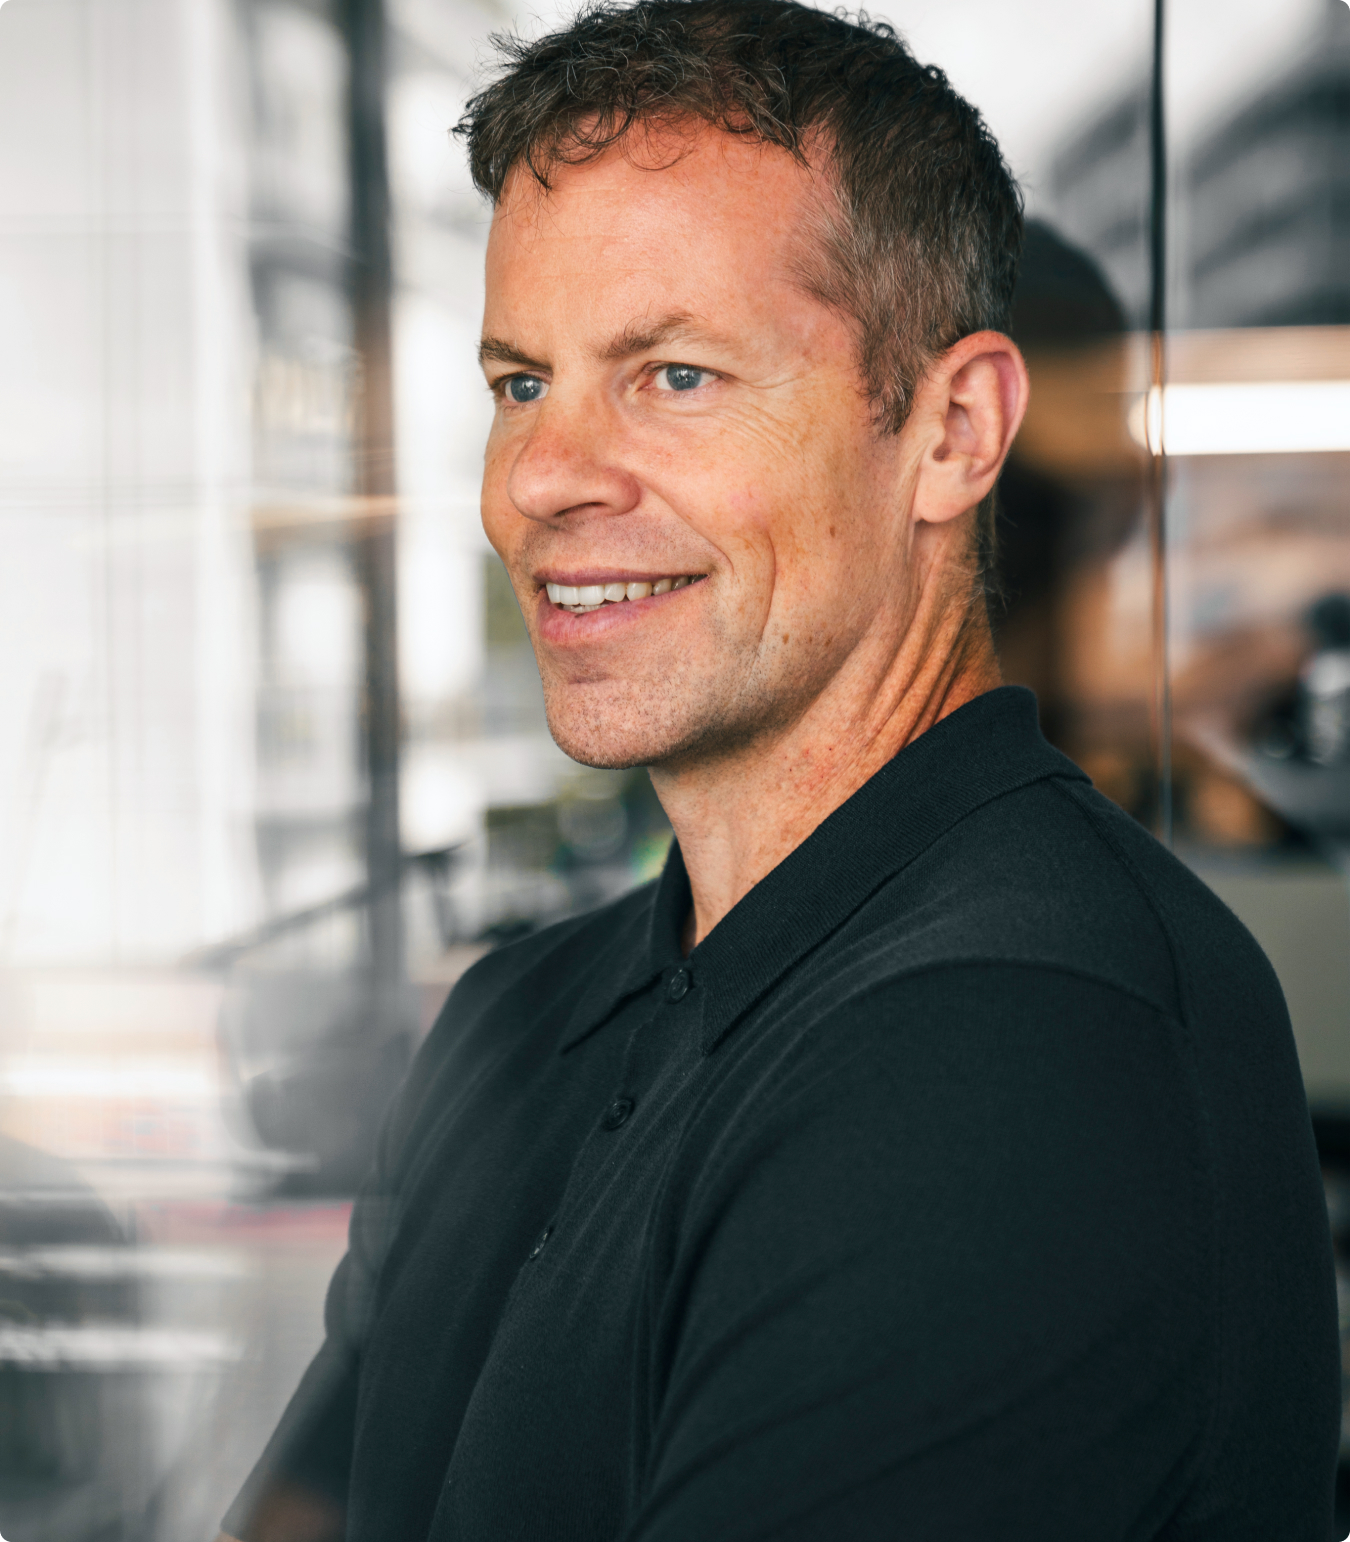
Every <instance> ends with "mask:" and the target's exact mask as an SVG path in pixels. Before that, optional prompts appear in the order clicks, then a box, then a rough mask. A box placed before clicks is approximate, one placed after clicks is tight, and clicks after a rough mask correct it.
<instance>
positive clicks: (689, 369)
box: [656, 364, 709, 391]
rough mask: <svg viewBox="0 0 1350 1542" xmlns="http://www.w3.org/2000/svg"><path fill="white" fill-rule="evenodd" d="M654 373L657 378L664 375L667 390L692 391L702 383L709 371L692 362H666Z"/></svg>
mask: <svg viewBox="0 0 1350 1542" xmlns="http://www.w3.org/2000/svg"><path fill="white" fill-rule="evenodd" d="M656 373H657V378H658V379H660V377H661V376H662V375H664V376H665V381H666V389H667V390H670V391H693V390H696V389H697V388H698V387H699V386H701V385H702V384H703V382H704V381H705V380H706V379H707V378H708V373H709V372H708V371H707V370H706V369H696V368H695V367H694V365H692V364H666V365H664V366H663V367H662V368H661V369H659V370H658V371H657V372H656Z"/></svg>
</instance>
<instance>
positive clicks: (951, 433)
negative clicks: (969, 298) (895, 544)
mask: <svg viewBox="0 0 1350 1542" xmlns="http://www.w3.org/2000/svg"><path fill="white" fill-rule="evenodd" d="M1030 394H1031V383H1030V381H1029V379H1028V377H1027V366H1026V362H1025V360H1024V359H1023V358H1022V355H1021V353H1020V352H1019V351H1018V348H1017V344H1016V343H1014V342H1013V340H1012V339H1011V338H1010V337H1004V335H1003V334H1002V333H1001V332H973V333H971V335H970V336H969V337H963V338H962V339H961V341H960V342H959V343H957V344H956V345H955V346H954V347H952V348H949V349H948V350H947V352H946V353H944V354H943V355H942V356H941V357H940V358H938V359H936V360H935V361H934V362H933V364H932V365H930V366H929V368H928V370H927V371H926V373H925V374H924V377H923V379H922V381H921V382H920V384H919V389H918V391H917V392H916V393H915V399H914V408H913V411H912V412H911V414H910V421H909V423H907V424H906V425H905V432H908V431H909V429H910V428H911V427H912V428H913V429H914V431H915V433H916V435H917V437H918V441H919V443H918V446H917V448H918V449H919V466H918V478H917V481H916V484H915V490H914V504H913V512H914V518H915V519H916V520H918V521H922V522H924V523H927V524H934V525H940V524H945V523H946V522H947V521H948V520H952V519H956V518H957V517H959V516H960V515H962V514H964V513H965V512H966V511H967V510H968V509H973V508H974V507H975V505H976V504H977V503H979V502H980V501H981V500H982V499H983V498H984V497H985V495H986V494H987V493H988V492H989V490H990V488H992V487H993V485H994V482H995V480H996V478H997V477H998V474H999V471H1000V469H1001V468H1002V466H1003V462H1004V460H1005V458H1006V457H1007V454H1008V451H1009V449H1010V448H1011V447H1012V442H1013V439H1014V437H1015V436H1016V434H1017V430H1018V429H1019V428H1020V427H1021V424H1022V417H1023V414H1024V413H1025V412H1026V410H1027V399H1028V397H1029V396H1030Z"/></svg>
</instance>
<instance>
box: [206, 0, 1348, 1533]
mask: <svg viewBox="0 0 1350 1542" xmlns="http://www.w3.org/2000/svg"><path fill="white" fill-rule="evenodd" d="M509 53H510V59H509V64H508V67H507V68H506V69H505V71H504V73H503V74H502V75H501V77H500V78H499V79H498V80H497V81H496V82H495V83H494V84H493V85H492V86H490V87H489V89H487V90H486V91H485V92H484V93H483V94H482V95H480V96H479V97H478V98H477V99H475V101H474V102H472V103H471V104H470V109H469V114H468V117H467V120H466V131H467V135H468V142H469V148H470V153H471V159H472V164H473V167H474V172H475V175H476V177H477V179H478V182H479V185H480V186H481V187H483V188H484V189H485V190H486V191H487V193H488V194H489V195H490V196H491V198H492V199H493V201H494V205H495V216H494V220H493V225H492V232H491V238H490V243H489V250H488V283H487V306H486V316H485V321H484V332H483V341H482V359H483V364H484V368H485V371H486V373H487V377H488V380H489V383H490V385H491V388H492V390H493V392H494V394H495V396H496V401H497V409H496V418H495V421H494V425H493V428H492V432H491V437H490V440H489V444H488V450H487V461H486V471H485V477H484V492H483V517H484V523H485V526H486V528H487V531H488V534H489V537H490V538H491V540H492V543H493V545H494V546H495V547H496V549H497V551H498V552H499V553H500V555H501V557H502V559H503V561H504V562H505V564H506V567H507V569H508V571H509V572H510V574H511V578H512V581H513V583H514V585H515V589H516V594H517V596H518V598H519V600H520V604H521V608H522V610H523V612H524V614H525V617H526V620H527V622H528V624H529V627H530V633H531V636H532V639H533V641H534V645H535V650H536V653H537V656H538V661H539V667H540V671H541V674H542V676H543V681H544V687H545V693H546V701H547V706H548V714H549V723H550V726H551V728H552V731H553V733H554V735H555V737H556V738H557V740H558V742H559V743H560V744H561V745H562V747H563V748H564V749H565V750H566V751H567V752H568V753H569V754H571V755H572V756H574V757H575V758H577V759H578V760H581V761H583V762H586V763H588V764H592V765H603V766H637V765H645V766H648V767H649V768H650V771H651V775H652V778H653V781H654V783H655V786H656V790H657V792H658V793H659V795H660V797H661V800H662V802H663V804H664V806H665V808H666V811H667V812H668V814H669V816H670V820H671V823H672V825H673V826H674V830H675V835H676V838H677V845H676V846H675V847H674V848H673V849H672V853H671V857H670V860H669V863H668V865H667V867H666V870H665V873H664V875H663V877H662V878H661V880H660V881H659V883H658V884H656V885H654V886H651V887H648V888H646V889H643V890H640V891H638V892H637V893H635V894H633V895H631V896H629V897H628V898H626V899H624V900H622V901H620V902H618V903H617V904H614V905H612V906H610V907H608V908H607V909H605V910H603V911H600V912H598V913H596V914H593V915H589V916H582V917H580V918H577V919H574V920H570V921H567V922H565V923H563V924H561V925H559V926H556V927H553V928H550V929H549V930H547V931H544V932H542V933H540V934H538V935H536V936H534V937H532V938H529V939H527V940H525V941H523V942H519V943H517V944H515V945H514V946H512V947H508V948H503V949H501V950H499V951H498V952H496V953H494V954H492V955H491V956H489V957H488V958H486V959H485V960H483V961H482V962H481V963H480V964H479V965H478V966H477V967H476V968H475V969H473V970H472V971H471V972H470V973H469V974H468V975H467V976H466V977H465V979H464V980H463V981H462V982H461V984H460V985H459V987H458V988H457V989H456V990H455V992H454V994H453V995H452V997H451V999H450V1001H449V1003H448V1004H447V1006H446V1008H445V1011H444V1013H443V1014H442V1017H441V1019H440V1021H439V1023H438V1024H437V1026H436V1027H435V1029H434V1030H433V1032H432V1034H431V1036H430V1039H429V1040H428V1042H427V1044H426V1046H425V1047H424V1049H423V1051H422V1053H421V1056H420V1058H419V1060H418V1062H417V1065H416V1067H415V1069H414V1071H413V1074H412V1075H411V1077H410V1079H409V1082H408V1085H407V1088H406V1090H405V1091H404V1093H403V1094H402V1096H401V1098H400V1100H399V1101H398V1103H397V1105H396V1107H395V1110H394V1112H393V1115H392V1116H391V1119H390V1122H389V1124H388V1128H387V1130H386V1133H385V1137H384V1139H383V1143H382V1147H381V1152H380V1156H379V1159H378V1162H377V1164H376V1169H375V1171H374V1173H373V1174H372V1176H371V1178H370V1180H369V1183H368V1184H367V1187H366V1190H365V1192H364V1193H363V1195H362V1197H361V1199H360V1200H359V1201H358V1204H357V1207H356V1211H355V1214H354V1216H353V1221H352V1236H351V1248H350V1252H349V1255H348V1257H347V1259H346V1260H345V1261H344V1263H343V1264H342V1266H341V1268H340V1269H339V1271H338V1273H337V1276H336V1277H335V1279H334V1282H333V1286H332V1289H331V1291H330V1295H329V1301H328V1309H327V1340H326V1343H325V1346H324V1348H323V1350H322V1351H321V1353H320V1355H319V1356H318V1358H317V1360H316V1361H315V1363H314V1365H313V1366H312V1367H311V1369H310V1371H309V1372H308V1373H307V1376H306V1378H305V1381H304V1382H303V1383H302V1386H301V1388H300V1390H299V1392H298V1393H297V1394H296V1397H295V1399H294V1400H293V1402H292V1405H291V1407H290V1409H289V1410H288V1412H287V1414H286V1416H285V1418H284V1419H283V1422H282V1425H281V1427H280V1429H279V1430H278V1432H277V1434H276V1435H275V1436H274V1437H273V1440H272V1443H271V1445H270V1446H269V1448H268V1451H267V1452H266V1453H265V1455H264V1457H263V1459H262V1461H261V1462H260V1464H259V1467H258V1469H257V1471H256V1472H255V1473H254V1475H253V1477H252V1478H251V1479H250V1481H249V1484H248V1486H247V1487H246V1489H245V1491H244V1494H243V1495H242V1496H241V1497H240V1499H239V1501H238V1502H237V1503H236V1505H235V1507H234V1508H233V1510H232V1511H231V1513H230V1515H229V1517H227V1522H226V1527H227V1530H228V1531H229V1532H231V1533H232V1534H233V1535H236V1536H239V1537H243V1538H246V1539H248V1542H277V1539H281V1542H298V1539H300V1538H311V1539H313V1538H322V1537H339V1536H344V1535H345V1536H346V1537H348V1538H351V1539H359V1542H420V1539H423V1538H430V1539H437V1542H448V1539H450V1538H455V1539H475V1542H477V1539H482V1542H499V1539H505V1538H538V1539H572V1538H575V1539H583V1538H584V1539H609V1538H615V1539H618V1538H626V1539H631V1542H699V1539H704V1538H726V1539H747V1542H748V1539H750V1538H768V1537H774V1538H780V1537H781V1538H793V1539H821V1542H824V1539H838V1538H903V1539H906V1542H929V1539H931V1542H963V1539H970V1542H974V1539H976V1538H979V1539H981V1542H983V1539H986V1538H990V1537H998V1538H1000V1539H1001V1542H1008V1539H1014V1538H1015V1539H1019V1542H1056V1539H1063V1542H1088V1539H1091V1542H1108V1539H1117V1538H1118V1539H1122V1542H1123V1539H1126V1538H1128V1539H1132V1542H1133V1539H1141V1542H1142V1539H1145V1538H1154V1537H1157V1538H1162V1537H1166V1538H1168V1539H1172V1542H1198V1539H1202V1538H1203V1539H1218V1538H1223V1539H1224V1542H1234V1539H1238V1538H1249V1539H1252V1542H1256V1539H1258V1538H1259V1539H1261V1542H1269V1539H1271V1538H1275V1537H1279V1538H1287V1539H1306V1542H1326V1538H1327V1536H1328V1532H1329V1526H1330V1496H1331V1483H1332V1472H1333V1464H1334V1461H1335V1453H1336V1441H1337V1422H1338V1370H1337V1363H1336V1358H1337V1357H1336V1322H1335V1301H1334V1293H1333V1285H1332V1271H1331V1261H1330V1250H1329V1243H1328V1238H1327V1230H1326V1220H1325V1213H1324V1209H1323V1203H1322V1198H1321V1191H1320V1185H1319V1182H1318V1176H1317V1168H1316V1162H1315V1157H1314V1152H1313V1147H1312V1142H1311V1137H1310V1133H1309V1126H1308V1118H1307V1112H1306V1108H1305V1105H1304V1101H1303V1094H1302V1090H1301V1084H1300V1080H1299V1073H1298V1066H1297V1063H1296V1060H1295V1056H1294V1051H1293V1047H1292V1043H1291V1039H1290V1034H1289V1028H1288V1024H1287V1020H1286V1017H1285V1012H1284V1008H1283V1004H1282V1001H1281V998H1280V992H1279V988H1278V986H1277V984H1276V982H1275V980H1274V977H1273V975H1272V974H1271V971H1270V969H1269V967H1268V966H1267V964H1266V963H1265V961H1264V959H1263V958H1262V957H1261V955H1260V953H1259V951H1258V950H1257V948H1256V947H1255V945H1254V944H1253V943H1252V941H1251V940H1250V938H1248V936H1247V935H1246V934H1245V933H1244V932H1243V930H1242V929H1241V927H1240V926H1239V925H1238V924H1237V923H1236V922H1235V921H1234V920H1233V918H1232V917H1231V916H1230V915H1229V914H1228V913H1227V912H1226V911H1225V910H1224V909H1223V908H1222V907H1221V906H1220V905H1219V904H1218V903H1217V901H1215V900H1214V899H1213V898H1212V897H1211V896H1210V895H1209V893H1208V891H1206V890H1205V889H1204V888H1203V886H1202V885H1200V884H1199V883H1198V882H1197V881H1196V880H1195V879H1193V878H1192V877H1191V876H1190V875H1189V874H1188V873H1187V872H1186V871H1185V870H1184V869H1183V868H1181V867H1180V865H1179V864H1177V863H1176V862H1175V861H1173V859H1172V858H1171V857H1170V856H1168V854H1167V853H1166V852H1165V851H1163V850H1162V849H1161V848H1160V847H1159V846H1158V845H1156V844H1155V843H1154V842H1153V841H1152V840H1151V838H1150V837H1149V836H1148V835H1146V834H1145V833H1144V832H1143V831H1142V830H1141V829H1139V828H1138V827H1137V826H1135V825H1134V824H1133V823H1132V822H1131V821H1130V820H1129V819H1128V818H1126V817H1125V816H1124V815H1123V814H1121V813H1120V812H1119V811H1118V810H1116V809H1115V808H1114V807H1113V806H1112V805H1110V804H1108V803H1107V802H1106V801H1105V800H1104V799H1102V798H1100V797H1099V796H1098V795H1097V794H1095V793H1094V792H1093V790H1092V788H1091V786H1090V785H1089V784H1088V782H1087V781H1086V779H1085V778H1084V777H1083V776H1082V775H1081V774H1080V773H1079V772H1078V771H1077V770H1076V768H1075V767H1074V766H1073V765H1072V764H1071V763H1070V762H1069V761H1067V760H1065V759H1064V758H1063V757H1062V756H1060V755H1059V754H1058V753H1057V752H1055V751H1054V750H1052V749H1051V748H1050V747H1049V746H1048V745H1047V744H1046V743H1045V741H1044V740H1043V739H1042V738H1041V737H1040V735H1039V732H1038V730H1037V727H1036V721H1035V704H1034V699H1033V698H1032V697H1031V696H1030V695H1029V694H1027V693H1025V692H1021V691H1015V690H1009V689H1006V688H1000V686H999V674H998V666H997V663H996V661H995V658H994V655H993V651H992V648H991V645H990V641H989V630H988V624H987V620H986V615H985V606H984V601H983V596H982V588H981V570H982V565H983V563H984V561H985V560H986V557H987V548H988V541H987V539H986V537H985V531H986V530H987V526H988V520H989V518H990V514H989V510H990V500H991V497H992V493H993V489H994V484H995V480H996V478H997V476H998V472H999V468H1000V466H1001V465H1002V462H1003V459H1004V456H1005V455H1006V453H1007V451H1008V447H1009V444H1010V442H1011V440H1012V438H1013V435H1014V434H1015V433H1016V430H1017V426H1018V423H1019V421H1020V419H1021V416H1022V411H1023V408H1024V405H1025V402H1026V395H1027V379H1026V371H1025V368H1024V366H1023V363H1022V360H1021V358H1020V357H1019V355H1018V353H1017V350H1016V349H1015V347H1014V346H1013V345H1012V344H1011V342H1010V341H1009V340H1008V338H1007V337H1006V335H1004V328H1005V326H1006V316H1007V311H1008V304H1009V300H1010V296H1011V291H1012V287H1013V281H1014V276H1015V268H1016V254H1017V249H1018V244H1019V240H1020V206H1019V201H1018V197H1017V194H1016V191H1015V188H1014V186H1013V184H1012V182H1011V179H1010V177H1009V175H1008V173H1007V170H1006V168H1005V167H1004V165H1003V163H1002V160H1001V159H1000V157H999V154H998V152H997V149H996V147H995V146H994V144H993V142H992V141H991V139H990V138H989V136H988V134H987V133H986V131H985V130H984V128H983V126H982V125H981V123H980V120H979V118H978V116H977V114H976V113H975V112H974V111H973V110H972V109H971V108H970V107H969V106H967V104H965V103H964V102H963V101H961V100H960V99H959V98H958V97H957V96H956V95H955V94H954V93H953V92H952V91H951V89H950V88H949V86H948V85H947V83H946V81H945V80H944V79H943V77H942V76H941V75H940V74H939V73H938V72H937V71H933V70H925V69H921V68H920V67H919V66H918V65H916V64H915V63H914V61H913V60H912V58H911V57H910V56H909V55H908V53H907V52H906V51H905V50H904V48H903V47H902V46H901V45H900V44H899V43H898V42H897V41H896V39H895V38H894V37H893V35H892V34H891V33H890V32H889V31H888V30H887V29H885V28H883V27H875V26H870V25H864V24H852V23H849V22H847V21H845V20H842V19H840V18H837V17H833V16H828V15H824V14H822V13H819V12H815V11H811V10H807V9H804V8H802V7H800V6H798V5H796V4H794V3H793V0H692V3H682V0H639V3H638V4H637V5H636V6H633V7H632V8H625V7H622V6H616V5H613V4H607V5H602V6H600V7H598V8H595V9H592V10H590V11H588V12H587V13H585V14H584V15H583V16H582V17H581V18H580V19H579V20H578V21H577V22H576V23H575V24H574V25H573V26H572V27H570V28H569V29H567V30H566V31H564V32H562V33H561V34H559V35H557V36H555V37H551V38H546V39H544V40H543V41H541V42H539V43H537V44H532V45H525V44H512V45H510V47H509Z"/></svg>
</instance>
